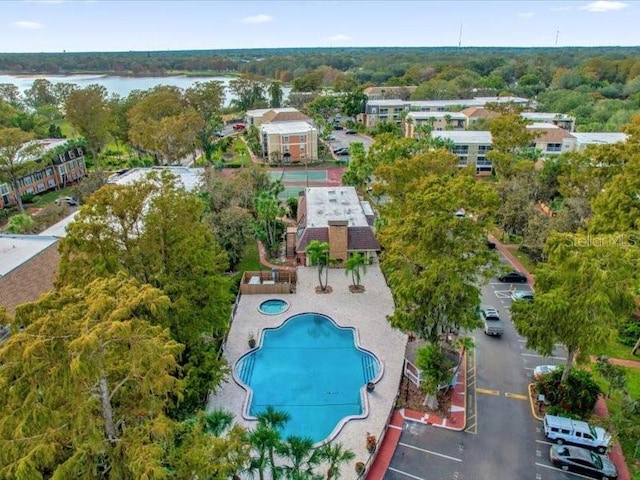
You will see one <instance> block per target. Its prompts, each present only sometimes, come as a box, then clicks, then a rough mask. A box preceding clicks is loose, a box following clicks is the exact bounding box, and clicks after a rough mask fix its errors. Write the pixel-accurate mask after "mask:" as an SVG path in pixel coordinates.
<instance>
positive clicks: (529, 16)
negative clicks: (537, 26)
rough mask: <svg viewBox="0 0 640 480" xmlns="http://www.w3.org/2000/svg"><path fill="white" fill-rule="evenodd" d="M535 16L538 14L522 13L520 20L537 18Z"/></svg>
mask: <svg viewBox="0 0 640 480" xmlns="http://www.w3.org/2000/svg"><path fill="white" fill-rule="evenodd" d="M535 15H536V14H535V13H533V12H522V13H519V14H518V16H519V17H520V18H531V17H535Z"/></svg>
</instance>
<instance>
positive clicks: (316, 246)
mask: <svg viewBox="0 0 640 480" xmlns="http://www.w3.org/2000/svg"><path fill="white" fill-rule="evenodd" d="M305 253H306V254H307V255H309V260H310V262H311V265H318V283H320V290H322V291H323V292H324V291H325V290H326V289H327V284H328V283H329V270H328V265H329V243H328V242H320V241H319V240H311V242H309V245H307V248H306V249H305ZM323 273H324V282H323V281H322V280H323Z"/></svg>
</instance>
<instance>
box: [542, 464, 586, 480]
mask: <svg viewBox="0 0 640 480" xmlns="http://www.w3.org/2000/svg"><path fill="white" fill-rule="evenodd" d="M536 465H537V466H539V467H544V468H548V469H549V470H555V471H556V472H560V473H568V474H569V475H572V476H574V477H578V478H589V479H590V478H591V477H585V476H584V475H580V474H579V473H574V472H569V471H566V470H562V469H561V468H557V467H554V466H552V465H545V464H544V463H538V462H536Z"/></svg>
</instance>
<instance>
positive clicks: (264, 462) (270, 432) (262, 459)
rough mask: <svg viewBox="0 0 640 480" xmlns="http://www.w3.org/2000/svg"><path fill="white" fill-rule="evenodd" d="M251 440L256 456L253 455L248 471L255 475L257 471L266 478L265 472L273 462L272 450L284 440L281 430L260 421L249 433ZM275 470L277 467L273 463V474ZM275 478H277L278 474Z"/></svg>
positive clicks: (262, 478)
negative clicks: (271, 457)
mask: <svg viewBox="0 0 640 480" xmlns="http://www.w3.org/2000/svg"><path fill="white" fill-rule="evenodd" d="M249 441H250V442H251V445H252V446H253V450H254V451H255V453H256V456H252V457H251V460H250V461H249V467H248V468H247V473H249V475H251V477H253V475H254V473H255V472H257V473H258V478H259V479H260V480H264V472H265V470H266V469H267V467H268V466H269V465H270V463H271V460H270V452H272V451H273V450H275V446H276V445H278V443H279V442H281V441H282V440H281V438H280V432H278V431H277V430H274V429H272V428H268V427H266V426H265V425H264V424H260V423H258V426H257V427H256V429H255V430H253V431H252V432H251V433H250V434H249ZM274 470H276V467H275V465H273V464H271V472H272V474H273V472H274ZM276 475H277V474H276ZM273 478H274V479H275V478H277V476H274V477H273Z"/></svg>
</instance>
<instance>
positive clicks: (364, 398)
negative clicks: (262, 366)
mask: <svg viewBox="0 0 640 480" xmlns="http://www.w3.org/2000/svg"><path fill="white" fill-rule="evenodd" d="M302 315H319V316H321V317H324V318H326V319H327V320H329V321H331V322H332V323H333V324H334V325H335V327H336V328H338V329H341V330H351V331H352V332H353V338H354V345H355V348H356V349H358V350H361V351H363V352H366V353H368V354H369V355H371V356H373V358H375V359H376V361H377V362H378V365H379V367H380V368H379V372H378V375H376V376H375V378H373V379H372V380H371V383H374V384H376V383H378V382H379V381H380V380H381V379H382V376H383V375H384V370H385V368H384V362H383V361H382V360H381V359H380V358H379V357H378V356H377V355H376V354H375V353H374V352H372V351H371V350H369V349H367V348H364V347H362V346H361V345H360V335H359V333H358V329H357V328H356V327H351V326H342V325H339V324H338V322H336V321H335V320H334V319H333V318H331V317H330V316H329V315H326V314H324V313H318V312H301V313H296V314H294V315H291V316H290V317H287V318H285V319H284V320H282V322H280V324H279V325H277V326H275V327H264V328H262V329H260V332H259V334H258V336H257V338H256V346H255V348H250V349H249V350H248V351H246V352H245V353H243V354H242V355H240V356H239V357H238V359H237V360H236V361H235V362H233V366H232V367H231V376H232V378H233V381H234V382H235V383H236V384H237V385H238V386H239V387H240V388H242V389H243V390H244V391H245V392H246V395H245V399H244V402H243V404H242V411H241V414H242V418H243V419H244V420H248V421H257V420H258V417H256V416H254V415H251V414H250V413H249V407H250V406H251V400H252V399H253V389H252V388H251V387H250V386H249V385H247V384H246V383H244V382H243V381H242V380H240V378H239V377H238V376H237V375H236V366H237V365H238V363H240V362H241V361H242V360H243V359H244V358H245V357H247V356H249V355H250V354H252V353H253V352H255V351H256V350H258V349H260V348H262V340H263V338H264V332H265V331H266V330H277V329H279V328H282V326H284V324H285V323H287V321H288V320H289V319H291V318H295V317H299V316H302ZM367 393H368V392H367V384H366V383H365V384H364V385H362V387H360V400H361V402H362V413H360V414H358V415H349V416H346V417H343V418H342V419H341V420H340V421H339V422H338V423H337V424H336V426H335V428H334V429H333V430H332V431H331V433H330V434H329V435H328V436H327V437H326V438H324V439H322V440H320V441H318V442H314V447H319V446H321V445H324V444H326V443H329V442H332V441H333V440H334V439H335V438H336V437H337V436H338V435H339V434H340V432H341V431H342V429H343V428H344V427H345V426H346V425H347V424H348V423H349V422H350V421H352V420H363V419H365V418H368V417H369V413H370V411H369V396H368V395H367Z"/></svg>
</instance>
